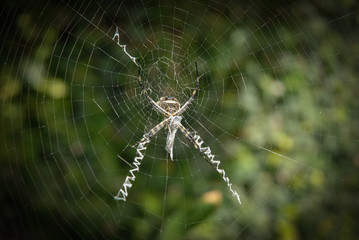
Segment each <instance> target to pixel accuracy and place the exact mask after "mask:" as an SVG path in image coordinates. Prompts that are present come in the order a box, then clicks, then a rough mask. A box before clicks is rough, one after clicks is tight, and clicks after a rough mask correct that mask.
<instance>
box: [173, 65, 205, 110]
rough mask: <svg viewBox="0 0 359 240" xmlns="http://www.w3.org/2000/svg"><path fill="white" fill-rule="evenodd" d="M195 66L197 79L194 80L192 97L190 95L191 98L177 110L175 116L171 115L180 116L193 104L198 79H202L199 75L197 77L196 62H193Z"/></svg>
mask: <svg viewBox="0 0 359 240" xmlns="http://www.w3.org/2000/svg"><path fill="white" fill-rule="evenodd" d="M195 64H196V75H197V78H196V87H195V89H194V90H193V92H192V95H191V97H190V98H189V99H188V100H187V102H186V103H185V104H184V105H183V106H182V107H181V108H180V109H178V111H177V112H176V113H175V114H173V115H182V113H184V112H185V111H186V110H187V108H188V107H189V106H190V105H191V104H192V103H193V102H194V100H195V99H196V98H195V97H196V93H197V91H198V88H199V79H200V78H201V77H202V75H201V76H198V69H197V62H195Z"/></svg>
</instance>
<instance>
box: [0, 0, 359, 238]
mask: <svg viewBox="0 0 359 240" xmlns="http://www.w3.org/2000/svg"><path fill="white" fill-rule="evenodd" d="M199 3H200V4H198V5H196V4H194V6H197V8H196V7H194V8H193V9H192V11H193V14H194V15H192V16H191V17H192V18H190V19H188V18H183V19H186V20H182V22H181V21H174V24H173V25H174V26H173V27H174V28H176V29H179V31H182V32H183V38H179V40H180V41H181V42H180V44H181V46H182V47H183V49H188V50H190V51H193V53H192V52H190V53H189V54H188V55H189V59H186V61H187V62H186V63H184V64H191V63H193V59H198V63H199V68H200V72H204V73H205V76H204V78H203V81H204V84H203V85H205V86H206V88H204V89H203V93H201V94H208V95H209V96H207V102H201V108H200V109H198V112H201V114H203V116H206V117H207V118H209V119H210V121H211V122H213V124H212V126H210V125H208V126H206V127H207V128H208V129H209V130H210V132H211V134H213V136H217V137H218V138H219V139H220V141H221V143H222V144H223V145H225V148H227V149H228V152H229V153H230V154H228V153H223V154H222V155H221V156H223V157H224V159H221V161H222V162H224V164H223V165H224V168H225V169H227V172H228V175H229V176H230V178H231V181H232V182H234V183H235V185H237V187H238V189H239V190H240V192H241V197H242V202H243V204H242V205H240V206H238V205H236V204H235V203H234V201H232V199H229V198H227V197H225V196H226V194H223V193H224V192H225V191H227V189H226V187H225V186H224V184H223V182H221V179H219V177H218V176H217V175H216V172H215V171H213V169H212V168H211V167H210V166H208V167H207V166H206V167H204V170H203V171H202V172H201V174H203V176H201V177H198V176H196V175H195V176H193V175H191V174H192V173H193V172H192V170H191V166H188V164H187V162H186V161H182V162H181V161H179V163H178V164H176V166H173V165H171V166H168V165H166V164H168V163H166V162H164V161H163V162H156V163H155V164H156V166H155V169H153V165H154V163H153V161H154V160H153V159H152V161H150V159H149V160H147V161H144V162H143V164H142V166H141V168H143V169H151V168H152V170H151V174H152V175H153V176H163V175H166V174H171V176H172V178H169V179H166V178H165V177H158V178H153V180H151V181H153V182H148V181H147V180H148V178H147V180H146V178H144V175H142V179H141V178H138V179H136V183H135V186H134V187H133V189H131V197H133V199H136V201H137V202H136V201H135V200H133V201H129V202H126V203H120V204H119V203H115V202H114V201H113V198H112V195H113V193H114V192H116V191H117V189H118V187H119V183H120V182H121V181H123V178H124V176H125V175H126V174H127V171H128V165H126V164H125V163H124V161H119V159H118V158H116V156H117V154H119V152H118V150H119V149H121V150H123V149H126V151H124V152H123V153H121V154H122V155H121V156H122V157H123V158H125V159H127V160H128V161H130V159H133V156H134V150H133V149H132V150H131V149H127V147H128V145H129V144H131V143H129V140H132V141H133V142H135V141H134V139H132V138H133V135H134V134H136V135H138V136H137V137H138V138H139V137H140V136H141V135H142V134H143V133H142V132H141V130H142V128H141V129H138V128H137V125H138V124H140V122H139V121H137V120H136V119H135V118H134V117H133V116H135V115H136V114H138V111H139V110H138V109H136V108H134V107H133V106H137V107H140V106H141V105H140V104H139V103H137V99H136V98H135V97H134V96H135V95H136V93H135V90H134V89H135V88H136V87H137V86H133V85H131V84H127V83H126V84H123V85H119V84H115V83H116V80H118V79H116V77H117V75H114V74H113V75H112V74H111V72H120V73H121V75H120V76H119V77H118V78H121V80H122V81H133V82H135V79H127V78H126V74H128V75H129V76H130V77H128V78H131V76H133V75H134V74H133V72H134V71H135V69H134V68H133V66H131V63H130V62H129V60H128V59H127V57H126V56H124V54H123V52H122V51H119V48H118V46H116V45H115V44H113V42H112V43H111V40H109V39H108V38H105V37H104V36H105V35H106V34H107V32H106V30H105V29H111V26H112V25H111V24H112V23H111V22H110V21H108V22H106V21H103V22H101V25H100V24H99V28H96V27H97V25H96V24H95V25H92V24H89V22H87V21H86V17H88V16H95V15H96V14H97V11H98V5H97V3H96V2H92V1H91V2H89V3H88V4H85V5H81V4H80V3H78V2H71V1H69V2H67V1H64V2H56V1H53V2H47V3H46V4H45V6H44V4H43V3H41V2H36V3H34V4H31V3H27V2H21V1H20V2H19V3H16V4H15V3H12V2H10V1H9V2H7V3H6V4H5V5H4V8H3V10H2V13H1V19H2V22H5V23H6V25H4V26H2V29H1V31H2V35H3V37H2V39H1V41H0V43H1V63H2V70H1V75H0V79H1V82H0V101H1V104H2V105H1V111H0V114H1V118H0V121H1V126H2V129H1V135H0V158H1V170H0V171H1V181H0V184H1V185H0V188H1V213H2V214H1V215H2V216H1V218H2V220H1V225H0V229H1V234H0V235H2V236H3V237H4V238H5V239H6V238H8V239H17V238H25V239H27V238H30V239H32V238H34V239H35V238H36V239H38V238H51V239H63V238H89V239H92V238H106V239H109V238H120V239H154V238H158V239H234V238H239V239H242V238H245V239H356V238H357V237H358V235H359V230H358V229H359V224H358V217H359V206H358V198H359V196H358V193H359V188H358V186H359V175H358V168H359V151H358V150H359V148H358V139H359V125H358V118H359V112H358V109H359V108H358V101H357V100H356V96H358V94H359V82H358V76H359V74H358V72H359V70H358V62H359V33H358V29H359V15H358V10H359V5H358V4H357V3H356V2H355V1H338V2H335V3H334V2H332V3H330V4H327V2H326V1H321V0H316V1H313V2H307V1H301V2H295V3H292V2H287V1H274V2H271V3H269V2H268V3H267V2H261V1H258V2H256V3H252V4H250V5H246V3H245V1H238V2H236V3H229V4H228V5H226V4H223V3H219V2H212V3H211V4H214V7H215V8H216V9H217V10H220V11H213V14H208V15H204V16H208V19H203V18H200V17H196V15H195V13H196V12H198V11H201V10H202V9H201V8H200V6H206V5H205V4H206V2H205V1H203V3H201V2H199ZM67 4H68V6H72V7H73V9H78V10H79V12H80V13H83V15H82V16H80V17H79V16H78V15H77V14H76V12H74V11H70V10H71V8H68V7H66V6H67ZM111 4H112V5H111ZM116 4H117V3H113V1H101V6H108V7H104V8H103V9H100V10H101V11H106V14H107V15H108V16H111V17H112V16H116V18H115V20H114V21H115V22H116V24H118V25H120V26H123V30H124V31H125V32H126V34H125V35H124V37H123V38H122V39H121V41H123V42H128V43H129V45H136V44H139V43H142V45H141V44H139V47H137V48H136V50H138V51H143V52H145V51H148V52H150V51H152V49H151V45H150V44H148V45H146V44H145V43H143V42H144V41H143V39H144V38H146V39H151V40H152V41H153V42H155V41H156V40H157V41H158V42H157V44H158V46H159V47H160V49H166V48H168V47H172V46H171V45H170V44H171V43H173V42H176V43H177V41H179V40H178V39H177V40H172V39H171V40H169V39H166V38H163V36H162V35H161V34H163V33H162V31H163V29H160V28H158V29H157V28H152V27H150V26H151V25H146V24H145V21H146V20H145V19H141V18H140V17H138V18H137V17H135V18H134V19H136V21H133V19H128V18H127V17H126V15H122V12H120V13H121V14H118V13H117V15H116V10H118V9H119V8H120V5H121V4H123V6H126V7H125V9H126V13H128V14H133V15H134V16H137V15H136V14H138V15H141V14H142V15H141V16H146V19H150V23H151V24H152V26H158V25H159V24H160V23H159V22H160V21H161V20H164V19H162V18H160V17H159V16H171V14H172V12H171V11H174V10H173V9H174V8H173V4H175V3H172V2H171V1H163V2H161V4H162V5H159V3H158V2H157V1H153V2H148V3H146V4H143V3H142V2H141V4H140V6H139V5H137V4H136V3H132V2H130V1H124V2H123V3H118V5H116ZM181 4H182V5H181V6H180V7H181V8H183V9H186V4H188V6H192V5H191V4H190V3H187V2H186V3H181ZM123 6H122V7H121V8H120V9H123ZM44 9H45V10H44ZM210 9H211V8H208V9H207V11H210ZM243 9H248V11H244V10H243ZM143 13H146V14H143ZM220 13H222V14H220ZM237 13H238V14H237ZM177 14H179V13H177ZM54 15H55V16H56V17H55V18H54V17H53V16H54ZM76 16H77V17H76ZM183 17H185V14H184V15H183ZM211 17H212V18H211ZM89 19H90V18H89ZM90 21H91V20H90ZM183 21H186V23H189V24H191V25H193V26H201V27H198V28H197V31H194V30H193V28H190V27H188V28H185V27H183V26H182V24H183ZM203 22H205V23H206V24H201V23H203ZM92 23H95V20H94V19H93V20H92ZM94 29H95V30H96V29H101V30H102V29H103V32H101V31H94ZM223 29H228V30H230V31H225V32H224V31H223ZM109 35H110V34H109ZM218 39H220V40H221V41H220V42H217V41H218ZM92 43H95V44H96V45H94V44H92ZM214 43H216V44H214ZM196 44H197V45H196ZM69 46H72V47H69ZM96 46H98V47H99V48H101V49H102V50H103V51H104V52H111V54H112V55H113V56H115V58H116V59H119V62H120V63H122V64H119V63H118V62H116V61H110V60H109V59H108V56H106V55H105V54H103V52H101V51H98V49H97V48H96ZM152 47H153V46H152ZM183 49H180V51H183ZM170 53H171V52H170V51H162V52H161V51H159V52H158V54H159V57H160V58H163V59H164V60H163V62H164V65H166V64H169V65H170V64H171V63H168V62H166V61H167V60H168V59H171V56H170ZM166 54H167V55H166ZM185 54H186V53H183V55H185ZM90 56H91V57H90ZM106 57H107V58H106ZM150 58H151V55H149V54H143V59H141V61H143V64H145V63H148V61H150ZM171 60H173V61H174V62H176V61H177V60H178V59H171ZM87 66H96V68H98V69H105V70H108V72H110V73H108V72H106V71H103V72H101V71H97V69H96V68H95V67H93V68H92V67H87ZM156 74H157V73H156ZM233 78H235V80H233ZM104 79H106V80H107V81H110V82H109V83H104V82H105V81H104ZM216 79H217V80H216ZM218 79H219V80H218ZM111 81H112V82H111ZM244 83H245V85H244ZM154 84H155V83H154ZM189 84H191V82H190V83H189ZM108 86H110V87H108ZM157 87H158V88H154V90H153V91H154V92H155V93H157V92H156V91H160V90H159V89H160V86H157ZM168 87H169V88H170V87H172V86H171V85H168ZM221 88H224V89H225V90H226V91H218V90H217V91H216V89H221ZM236 88H240V90H238V89H237V90H236ZM117 91H119V92H121V93H124V92H126V96H125V94H118V93H117ZM211 93H212V95H210V94H211ZM213 93H216V94H220V93H223V96H215V95H214V94H213ZM238 93H240V94H239V95H238ZM127 94H128V95H127ZM107 96H116V97H117V98H116V97H115V98H112V99H109V98H107ZM125 97H127V99H121V98H125ZM202 97H203V95H202ZM215 97H217V99H215ZM93 99H96V100H97V102H98V104H99V105H100V106H101V107H102V108H103V109H104V112H102V111H100V110H99V108H98V106H97V105H96V104H94V102H93V101H92V100H93ZM211 99H213V101H211ZM116 101H117V102H116ZM199 101H201V100H200V98H199ZM116 103H117V104H116ZM122 103H126V104H122ZM218 103H220V104H218ZM216 104H218V105H216ZM113 105H115V108H117V109H118V111H117V113H118V114H119V116H117V115H116V114H115V113H108V114H107V111H108V110H109V109H112V106H113ZM125 105H128V106H130V107H128V108H129V109H126V106H125ZM131 107H132V108H133V109H131ZM105 112H106V114H105ZM216 113H218V114H219V113H220V114H221V116H216ZM223 116H231V117H233V118H234V119H235V121H233V118H225V117H223ZM199 117H201V116H199ZM202 118H203V117H202ZM124 123H125V124H126V126H124V125H125V124H124ZM193 124H195V122H194V123H193ZM215 124H217V125H220V126H221V127H222V129H218V128H216V127H215V126H213V125H215ZM119 129H121V131H119ZM116 132H121V134H115V133H116ZM224 132H225V133H228V134H223V133H224ZM204 134H205V133H204ZM223 135H228V136H229V137H228V136H223ZM208 136H209V137H211V135H210V134H208ZM107 140H111V141H107ZM182 140H183V141H185V139H182ZM205 140H207V139H205ZM215 143H216V142H215ZM215 143H213V145H211V147H212V146H213V148H214V149H215V150H217V151H216V152H220V151H221V148H220V147H219V146H215V145H216V144H215ZM159 145H160V144H159ZM151 146H152V149H155V150H152V152H151V150H150V149H149V150H148V152H149V153H148V154H149V155H150V156H151V154H152V155H153V154H155V153H156V152H154V151H157V154H158V152H159V151H160V150H158V149H157V148H159V147H158V146H157V148H154V147H153V146H154V145H151ZM161 146H162V145H161ZM222 147H223V146H222ZM262 147H265V148H266V149H269V150H270V151H273V152H275V153H278V154H280V155H278V154H273V153H272V152H269V151H266V150H265V149H263V148H262ZM149 148H150V147H149ZM222 151H223V150H222ZM161 153H163V152H161ZM186 156H189V155H187V154H185V153H183V156H181V157H182V158H185V157H186ZM191 160H192V159H191ZM189 161H190V160H189ZM119 162H120V163H119ZM193 164H195V163H193ZM166 170H167V171H168V173H166ZM178 170H180V172H181V174H182V175H178V177H182V176H188V177H187V178H185V179H182V182H183V185H182V186H181V185H180V184H178V182H176V181H175V180H174V179H175V176H176V174H179V173H178ZM151 179H152V178H151ZM172 181H173V182H172ZM193 182H195V183H193ZM165 184H167V185H168V188H166V189H167V192H166V195H165V196H166V199H165V200H164V197H163V196H164V194H165V193H164V192H163V189H164V188H165V187H164V185H165ZM193 184H195V185H196V189H194V187H193ZM167 185H166V186H167ZM209 185H210V186H213V189H214V188H217V189H221V190H222V191H216V190H214V191H208V192H206V193H205V194H203V195H201V194H200V193H197V192H196V190H197V189H201V190H202V191H203V192H205V191H206V190H208V189H206V186H209ZM203 186H204V187H203ZM222 194H223V195H224V196H222ZM199 195H201V198H200V199H196V198H198V196H199ZM183 196H185V199H186V201H185V203H184V202H183ZM121 204H122V205H121ZM161 214H162V215H161ZM218 219H220V221H219V220H218ZM184 223H186V224H184Z"/></svg>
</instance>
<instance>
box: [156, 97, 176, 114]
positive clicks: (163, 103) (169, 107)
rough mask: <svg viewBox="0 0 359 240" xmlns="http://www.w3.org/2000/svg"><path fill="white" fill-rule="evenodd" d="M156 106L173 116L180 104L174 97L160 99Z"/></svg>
mask: <svg viewBox="0 0 359 240" xmlns="http://www.w3.org/2000/svg"><path fill="white" fill-rule="evenodd" d="M156 104H157V105H158V106H160V107H161V108H163V109H164V110H166V112H168V113H169V114H170V115H172V114H174V113H175V112H177V111H178V110H179V109H180V108H181V104H180V103H179V101H178V100H177V99H176V98H175V97H161V98H160V100H159V101H158V102H156ZM168 117H169V116H168Z"/></svg>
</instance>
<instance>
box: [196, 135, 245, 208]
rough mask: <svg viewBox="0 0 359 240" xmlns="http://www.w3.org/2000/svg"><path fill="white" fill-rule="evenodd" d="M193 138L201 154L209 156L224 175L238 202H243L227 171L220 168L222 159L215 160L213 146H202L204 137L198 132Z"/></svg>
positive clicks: (210, 161) (210, 160) (211, 162)
mask: <svg viewBox="0 0 359 240" xmlns="http://www.w3.org/2000/svg"><path fill="white" fill-rule="evenodd" d="M193 139H194V141H195V144H196V145H197V147H198V150H199V152H200V153H201V154H205V155H206V157H207V158H208V160H209V161H208V162H209V163H210V164H211V165H213V166H214V167H215V168H216V170H217V172H219V173H220V174H221V175H222V178H223V180H224V181H225V182H226V183H227V186H228V187H229V190H230V191H231V192H232V193H233V196H234V197H236V198H237V200H238V202H239V203H241V199H240V197H239V194H238V193H237V192H236V191H235V190H233V188H232V183H230V180H229V178H228V177H227V176H226V172H225V171H224V169H222V168H219V165H220V163H221V162H220V161H219V160H214V157H215V155H213V154H212V151H211V148H210V147H208V146H207V147H201V146H202V144H203V143H204V142H203V140H202V138H201V137H200V136H199V135H198V134H197V133H194V136H193Z"/></svg>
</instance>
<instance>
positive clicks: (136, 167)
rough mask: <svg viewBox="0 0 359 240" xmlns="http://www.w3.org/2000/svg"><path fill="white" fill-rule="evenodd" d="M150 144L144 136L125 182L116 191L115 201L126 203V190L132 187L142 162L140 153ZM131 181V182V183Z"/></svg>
mask: <svg viewBox="0 0 359 240" xmlns="http://www.w3.org/2000/svg"><path fill="white" fill-rule="evenodd" d="M149 142H150V140H149V139H148V138H146V136H145V140H144V141H141V142H140V143H139V144H138V146H137V148H136V155H137V156H136V157H135V160H134V163H133V165H134V167H133V168H132V169H131V170H130V173H129V175H128V176H127V177H126V179H125V182H124V183H123V185H122V188H121V189H120V190H119V191H118V193H117V195H116V196H115V197H114V198H115V200H122V201H126V197H127V196H128V189H129V188H131V187H132V182H134V181H135V180H136V175H135V172H138V171H139V170H140V165H141V162H142V160H143V157H144V154H143V153H142V152H141V151H145V150H146V149H147V146H146V145H147V144H148V143H149ZM131 181H132V182H131Z"/></svg>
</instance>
